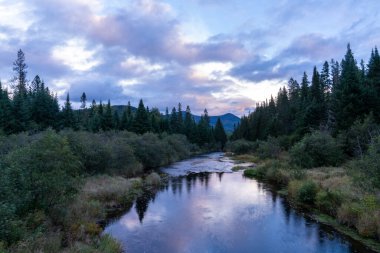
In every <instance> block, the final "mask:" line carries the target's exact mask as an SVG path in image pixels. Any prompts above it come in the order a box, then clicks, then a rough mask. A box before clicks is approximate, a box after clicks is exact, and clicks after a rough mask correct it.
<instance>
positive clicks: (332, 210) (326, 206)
mask: <svg viewBox="0 0 380 253" xmlns="http://www.w3.org/2000/svg"><path fill="white" fill-rule="evenodd" d="M341 203H342V195H341V194H340V193H339V192H336V191H329V190H321V191H319V192H318V193H317V196H316V205H317V207H318V208H319V209H320V210H322V211H323V212H326V213H328V214H329V215H332V216H336V214H337V210H338V208H339V206H340V205H341Z"/></svg>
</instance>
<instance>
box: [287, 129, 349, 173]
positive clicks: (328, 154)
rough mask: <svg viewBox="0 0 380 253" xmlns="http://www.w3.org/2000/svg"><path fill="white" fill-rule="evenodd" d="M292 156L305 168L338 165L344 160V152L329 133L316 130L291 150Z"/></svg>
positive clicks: (293, 159) (295, 162)
mask: <svg viewBox="0 0 380 253" xmlns="http://www.w3.org/2000/svg"><path fill="white" fill-rule="evenodd" d="M290 158H291V161H292V162H293V163H294V164H296V165H298V166H301V167H304V168H313V167H320V166H337V165H339V164H340V163H341V162H342V152H341V150H340V148H339V146H338V145H337V143H336V141H335V140H334V138H332V137H331V136H330V135H329V134H327V133H324V132H320V131H315V132H313V133H312V134H311V135H306V136H305V137H304V138H303V139H302V140H301V141H300V142H298V143H297V144H296V145H295V146H294V147H293V148H292V149H291V150H290Z"/></svg>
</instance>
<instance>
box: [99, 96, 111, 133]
mask: <svg viewBox="0 0 380 253" xmlns="http://www.w3.org/2000/svg"><path fill="white" fill-rule="evenodd" d="M102 119H103V121H102V129H103V130H104V131H109V130H111V129H112V128H113V119H112V108H111V101H110V100H109V99H108V103H107V106H106V111H105V114H104V117H103V118H102Z"/></svg>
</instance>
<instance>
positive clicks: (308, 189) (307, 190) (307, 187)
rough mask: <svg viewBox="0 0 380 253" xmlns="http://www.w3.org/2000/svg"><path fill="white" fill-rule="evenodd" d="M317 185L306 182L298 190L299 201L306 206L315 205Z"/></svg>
mask: <svg viewBox="0 0 380 253" xmlns="http://www.w3.org/2000/svg"><path fill="white" fill-rule="evenodd" d="M317 190H318V188H317V185H316V184H315V183H314V182H312V181H306V182H304V183H303V184H302V185H301V187H300V188H299V190H298V193H297V200H298V201H300V202H301V203H305V204H313V203H314V201H315V198H316V194H317Z"/></svg>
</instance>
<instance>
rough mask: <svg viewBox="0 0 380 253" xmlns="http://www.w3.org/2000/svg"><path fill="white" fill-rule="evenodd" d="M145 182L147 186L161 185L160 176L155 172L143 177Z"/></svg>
mask: <svg viewBox="0 0 380 253" xmlns="http://www.w3.org/2000/svg"><path fill="white" fill-rule="evenodd" d="M145 184H146V185H149V186H154V187H158V186H160V185H161V177H160V175H158V174H157V173H156V172H152V173H150V174H149V175H148V176H147V177H146V178H145Z"/></svg>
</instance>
